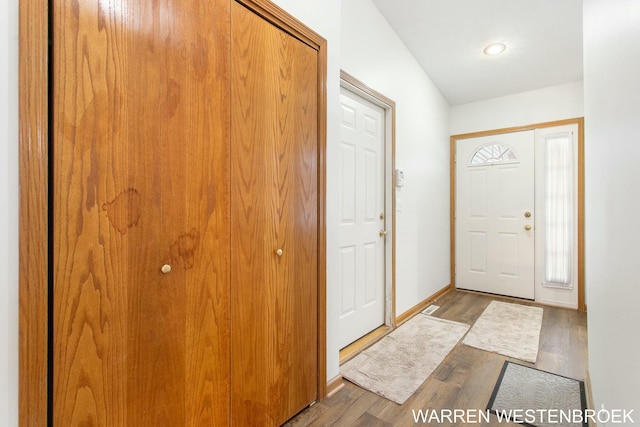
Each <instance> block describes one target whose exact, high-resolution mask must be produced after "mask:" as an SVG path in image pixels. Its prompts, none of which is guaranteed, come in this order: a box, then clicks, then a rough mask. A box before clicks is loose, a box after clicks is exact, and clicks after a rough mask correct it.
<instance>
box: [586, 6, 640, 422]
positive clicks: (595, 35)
mask: <svg viewBox="0 0 640 427" xmlns="http://www.w3.org/2000/svg"><path fill="white" fill-rule="evenodd" d="M583 17H584V25H583V29H584V91H585V97H584V100H585V127H586V130H585V135H586V139H585V144H586V147H585V156H586V159H585V160H586V168H585V171H586V183H585V185H586V200H585V203H586V215H585V218H586V233H585V237H586V286H587V289H588V294H587V304H588V313H587V314H588V322H589V369H590V375H591V382H592V386H593V397H594V400H595V408H596V409H600V408H601V405H604V406H605V408H607V409H616V408H620V409H634V410H635V413H634V420H635V422H636V423H640V368H639V367H638V355H639V354H640V333H639V332H638V325H639V324H640V316H639V315H638V310H639V302H640V279H639V275H638V261H640V228H639V227H638V226H637V224H638V212H640V197H639V196H640V194H639V192H638V188H639V184H640V167H639V159H640V101H639V99H638V97H639V96H640V79H639V78H638V76H640V2H638V1H637V0H607V1H602V0H585V2H584V14H583Z"/></svg>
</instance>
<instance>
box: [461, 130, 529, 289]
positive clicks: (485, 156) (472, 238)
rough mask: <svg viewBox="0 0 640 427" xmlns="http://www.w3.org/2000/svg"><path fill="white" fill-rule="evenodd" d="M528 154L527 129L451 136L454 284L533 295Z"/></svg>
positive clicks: (462, 286)
mask: <svg viewBox="0 0 640 427" xmlns="http://www.w3.org/2000/svg"><path fill="white" fill-rule="evenodd" d="M483 147H488V148H485V149H484V150H482V148H483ZM478 150H481V151H480V152H478ZM505 150H510V152H507V151H505ZM475 153H478V157H476V160H474V161H473V162H472V159H473V157H474V154H475ZM501 156H502V157H501ZM492 157H493V158H494V159H493V160H492V159H491V158H492ZM500 157H501V158H500ZM496 158H499V159H496ZM534 158H535V156H534V132H533V131H523V132H514V133H509V134H500V135H491V136H484V137H477V138H467V139H459V140H457V141H456V213H455V214H456V219H455V220H456V224H455V227H456V242H455V246H456V254H455V257H456V265H455V273H456V277H455V281H456V286H457V287H458V288H461V289H469V290H475V291H481V292H489V293H494V294H500V295H508V296H514V297H520V298H528V299H534V296H535V291H534V289H535V286H534V271H535V268H534V264H535V257H534V255H535V250H534V249H535V239H534V233H535V230H534V221H535V212H534V206H535V204H534V203H535V202H534V197H535V193H534ZM527 213H529V216H527Z"/></svg>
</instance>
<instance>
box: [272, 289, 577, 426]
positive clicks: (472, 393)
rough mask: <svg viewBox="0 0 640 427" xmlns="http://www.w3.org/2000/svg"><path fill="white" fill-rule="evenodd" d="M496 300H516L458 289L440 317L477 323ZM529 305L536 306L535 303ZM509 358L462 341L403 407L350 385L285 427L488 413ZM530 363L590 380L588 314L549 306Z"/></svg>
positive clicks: (408, 422)
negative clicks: (418, 413)
mask: <svg viewBox="0 0 640 427" xmlns="http://www.w3.org/2000/svg"><path fill="white" fill-rule="evenodd" d="M494 299H495V300H500V301H509V302H513V301H511V300H507V299H504V298H495V297H491V296H487V295H480V294H476V293H470V292H460V291H455V290H454V291H451V292H449V293H447V294H446V295H443V296H442V297H441V298H440V299H439V300H438V304H439V305H440V309H438V311H436V312H435V314H434V316H435V317H439V318H443V319H448V320H453V321H457V322H463V323H468V324H473V323H474V322H475V321H476V320H477V319H478V317H480V315H481V314H482V312H483V311H484V309H485V308H486V307H487V306H488V305H489V303H490V302H491V301H492V300H494ZM521 303H522V301H521ZM524 304H525V305H536V304H534V303H529V302H525V303H524ZM505 360H513V361H516V360H515V359H508V358H506V357H505V356H502V355H499V354H497V353H491V352H487V351H483V350H479V349H476V348H472V347H468V346H466V345H463V344H462V343H458V344H457V345H456V347H454V349H453V350H452V351H451V353H449V355H448V356H447V357H446V358H445V359H444V360H443V361H442V363H441V364H440V366H438V368H436V370H435V371H434V372H433V373H432V374H431V376H429V378H427V380H426V381H425V382H424V383H423V384H422V386H420V388H419V389H418V390H417V391H416V393H415V394H414V395H413V396H411V397H410V398H409V400H407V402H406V403H404V404H403V405H397V404H396V403H394V402H391V401H389V400H387V399H385V398H383V397H380V396H378V395H376V394H374V393H372V392H369V391H367V390H364V389H362V388H360V387H358V386H356V385H354V384H353V383H350V382H348V381H345V387H344V388H342V389H341V390H339V391H338V392H336V393H335V394H334V395H332V396H331V397H329V398H327V399H325V400H322V401H320V402H318V403H317V404H315V405H313V406H311V407H310V408H308V409H306V410H304V411H303V412H301V413H300V414H299V415H298V416H296V417H295V418H293V419H292V420H290V421H289V422H288V423H287V424H285V426H287V427H290V426H298V427H303V426H336V427H342V426H344V427H347V426H353V425H358V423H363V422H364V421H366V425H388V426H398V427H400V426H413V425H416V424H415V420H414V418H413V413H412V410H419V409H429V410H430V411H432V410H433V411H438V410H440V409H451V410H454V409H463V410H466V409H471V410H475V411H477V410H484V409H485V408H486V405H487V402H488V401H489V397H490V396H491V392H492V391H493V387H494V385H495V383H496V381H497V379H498V376H499V374H500V370H501V368H502V365H503V363H504V361H505ZM516 362H517V363H522V362H520V361H516ZM527 365H528V366H532V367H536V368H538V369H542V370H547V371H550V372H554V373H557V374H559V375H564V376H569V377H572V378H576V379H579V380H584V379H585V378H586V377H587V366H588V363H587V318H586V315H585V313H581V312H579V311H577V310H569V309H564V308H555V307H544V316H543V321H542V329H541V333H540V351H539V354H538V359H537V361H536V363H535V364H527ZM446 425H449V423H447V424H446ZM482 425H491V426H500V425H505V424H504V422H503V423H502V424H501V423H499V422H498V420H497V418H496V417H492V419H491V422H490V423H488V424H486V423H482ZM509 425H511V424H509ZM513 425H515V424H513Z"/></svg>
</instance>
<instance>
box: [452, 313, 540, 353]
mask: <svg viewBox="0 0 640 427" xmlns="http://www.w3.org/2000/svg"><path fill="white" fill-rule="evenodd" d="M542 313H543V311H542V308H540V307H530V306H526V305H520V304H511V303H506V302H500V301H491V303H490V304H489V306H487V308H486V309H485V310H484V312H483V313H482V315H481V316H480V317H479V318H478V320H476V323H475V324H474V325H473V327H472V328H471V330H470V331H469V333H468V334H467V336H466V337H465V339H464V341H463V344H466V345H468V346H470V347H476V348H479V349H481V350H486V351H492V352H494V353H498V354H502V355H503V356H508V357H514V358H516V359H520V360H524V361H525V362H531V363H535V361H536V358H537V357H538V342H539V340H540V328H541V327H542Z"/></svg>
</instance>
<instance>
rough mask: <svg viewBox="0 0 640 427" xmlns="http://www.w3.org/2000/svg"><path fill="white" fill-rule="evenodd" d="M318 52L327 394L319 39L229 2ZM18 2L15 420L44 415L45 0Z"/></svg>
mask: <svg viewBox="0 0 640 427" xmlns="http://www.w3.org/2000/svg"><path fill="white" fill-rule="evenodd" d="M234 1H237V2H238V3H240V4H242V5H244V6H245V7H247V8H249V9H250V10H252V11H254V12H255V13H256V14H258V15H259V16H261V17H263V18H264V19H266V20H267V21H269V22H271V23H272V24H274V25H276V26H277V27H279V28H281V29H282V30H284V31H286V32H287V33H289V34H291V35H292V36H294V37H296V38H297V39H299V40H301V41H302V42H304V43H305V44H307V45H309V46H310V47H311V48H313V49H315V50H316V51H317V52H318V70H317V71H318V72H317V82H318V135H317V138H318V319H317V322H318V344H317V352H318V368H317V375H318V381H317V382H318V386H317V398H318V399H321V398H323V397H325V396H326V394H327V367H326V365H327V362H326V361H327V345H326V338H327V337H326V311H327V310H326V305H327V302H326V300H327V299H326V213H325V202H326V139H327V136H326V135H327V41H326V40H325V39H324V38H323V37H322V36H320V35H319V34H317V33H316V32H314V31H313V30H311V29H310V28H309V27H307V26H306V25H304V24H303V23H301V22H300V21H298V20H297V19H295V18H294V17H293V16H291V15H290V14H288V13H287V12H286V11H285V10H283V9H282V8H280V7H279V6H277V5H276V4H274V3H272V2H270V1H268V0H234ZM48 3H49V2H48V0H19V5H18V11H19V19H18V22H19V52H20V53H19V54H20V56H19V72H18V75H19V87H18V91H19V107H18V114H19V134H18V135H19V136H18V152H19V158H18V167H19V186H20V190H19V197H20V200H19V279H18V280H19V285H18V286H19V296H18V299H19V324H18V329H19V343H18V364H19V374H18V376H19V378H18V413H19V415H18V417H19V418H18V419H19V425H20V426H45V425H47V421H48V417H49V407H48V390H49V386H50V382H51V376H49V371H50V366H49V355H50V348H49V345H50V343H49V334H50V328H51V326H52V325H51V324H50V323H49V312H50V302H49V299H50V295H49V289H48V286H49V279H50V274H51V272H52V269H51V265H50V261H51V260H50V255H51V248H50V244H51V242H50V239H49V229H50V213H51V212H50V206H49V204H50V192H49V184H50V177H49V173H50V160H51V159H50V154H49V145H50V134H49V118H50V110H49V108H50V107H49V102H50V97H49V76H50V68H49V67H50V63H49V62H50V57H49V45H48V43H49V37H50V35H49V31H50V28H49V12H50V10H49V4H48Z"/></svg>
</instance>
